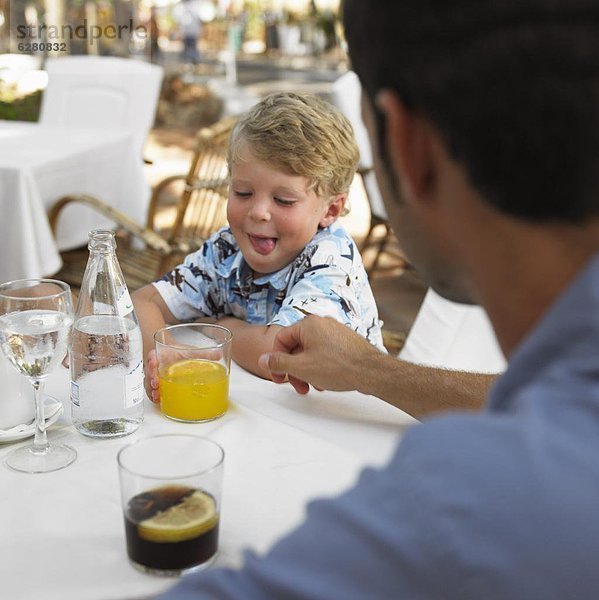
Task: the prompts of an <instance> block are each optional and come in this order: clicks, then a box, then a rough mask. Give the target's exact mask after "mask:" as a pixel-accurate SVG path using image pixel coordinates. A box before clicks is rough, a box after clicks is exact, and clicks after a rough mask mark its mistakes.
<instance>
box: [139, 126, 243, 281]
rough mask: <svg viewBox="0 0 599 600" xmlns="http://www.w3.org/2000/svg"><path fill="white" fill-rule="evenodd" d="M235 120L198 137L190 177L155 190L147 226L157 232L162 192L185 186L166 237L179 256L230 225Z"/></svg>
mask: <svg viewBox="0 0 599 600" xmlns="http://www.w3.org/2000/svg"><path fill="white" fill-rule="evenodd" d="M236 121H237V118H236V117H227V118H224V119H221V120H220V121H218V122H217V123H215V124H214V125H212V126H210V127H205V128H203V129H201V130H200V131H199V132H198V134H197V136H196V147H195V151H194V155H193V158H192V161H191V165H190V167H189V171H188V172H187V175H186V176H185V177H180V176H173V177H167V178H166V179H165V180H164V181H162V182H160V183H159V184H158V185H157V186H156V188H155V189H154V193H153V194H152V199H151V201H150V207H149V210H148V222H147V227H148V228H149V229H152V230H154V231H157V230H159V229H160V226H159V223H158V222H157V217H158V214H159V209H160V206H161V204H162V202H163V201H162V198H161V196H162V195H163V192H164V191H165V189H166V187H167V186H169V185H170V184H173V183H177V180H179V183H182V186H181V191H180V197H179V199H178V202H177V205H176V214H175V215H174V220H173V223H172V225H171V226H170V227H169V233H168V236H167V237H168V242H169V244H171V245H172V246H173V248H174V249H179V252H178V255H179V257H180V256H182V255H184V254H186V253H188V252H191V251H193V250H195V249H197V248H198V247H199V246H200V245H201V244H202V243H203V241H204V240H205V239H206V238H207V237H209V236H210V235H211V234H212V233H213V232H214V231H216V230H217V229H219V228H220V227H222V226H223V225H226V223H227V215H226V206H227V197H228V187H229V173H228V167H227V146H228V142H229V136H230V134H231V130H232V129H233V126H234V125H235V123H236ZM181 180H183V181H181ZM175 254H177V253H174V254H173V256H172V257H170V258H169V262H170V263H173V262H176V259H177V257H176V256H175ZM166 266H167V263H166V262H165V263H164V264H163V265H162V266H161V268H162V269H163V270H164V269H165V267H166ZM169 266H170V265H169Z"/></svg>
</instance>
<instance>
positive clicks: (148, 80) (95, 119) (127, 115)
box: [40, 56, 163, 157]
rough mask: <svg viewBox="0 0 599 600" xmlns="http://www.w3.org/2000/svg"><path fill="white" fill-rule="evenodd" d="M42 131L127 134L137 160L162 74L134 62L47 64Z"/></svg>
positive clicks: (71, 59) (87, 59) (83, 59)
mask: <svg viewBox="0 0 599 600" xmlns="http://www.w3.org/2000/svg"><path fill="white" fill-rule="evenodd" d="M46 71H47V73H48V87H47V88H46V91H45V92H44V96H43V98H42V107H41V114H40V122H41V123H42V124H44V125H70V126H74V127H97V128H101V129H106V128H114V129H125V130H129V131H131V133H132V135H133V138H134V144H135V147H136V148H137V149H138V150H139V155H140V157H141V155H142V148H143V144H144V142H145V139H146V136H147V134H148V131H149V130H150V128H151V127H152V124H153V122H154V115H155V113H156V106H157V104H158V96H159V94H160V85H161V82H162V74H163V69H162V67H160V66H157V65H151V64H148V63H144V62H141V61H138V60H134V59H126V58H116V57H96V56H68V57H64V58H51V59H48V60H47V61H46Z"/></svg>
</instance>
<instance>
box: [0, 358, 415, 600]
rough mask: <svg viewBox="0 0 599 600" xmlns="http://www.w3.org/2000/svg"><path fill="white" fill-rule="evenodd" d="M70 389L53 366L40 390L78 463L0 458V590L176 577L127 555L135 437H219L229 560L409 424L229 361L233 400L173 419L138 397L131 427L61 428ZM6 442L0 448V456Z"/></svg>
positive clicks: (11, 593)
mask: <svg viewBox="0 0 599 600" xmlns="http://www.w3.org/2000/svg"><path fill="white" fill-rule="evenodd" d="M68 390H69V376H68V372H67V370H66V369H64V368H62V367H61V368H60V369H59V372H58V373H55V374H53V375H52V376H51V378H50V380H49V382H48V389H47V391H48V392H49V393H50V394H52V395H54V396H55V397H57V398H60V399H62V400H63V402H64V405H65V408H66V411H65V413H64V414H63V416H62V417H61V419H60V420H59V421H58V423H56V424H55V425H53V426H52V427H51V429H50V432H49V435H50V439H51V441H54V442H56V441H59V440H60V441H61V442H66V443H68V444H70V445H71V446H73V447H75V448H76V449H77V452H78V458H77V460H76V461H75V463H73V464H72V465H70V466H69V467H67V468H65V469H63V470H61V471H55V472H53V473H46V474H41V475H27V474H22V473H16V472H13V471H11V470H10V469H8V468H7V467H6V465H4V464H3V465H1V466H0V489H2V493H1V494H0V531H1V532H2V535H0V557H2V560H0V595H1V596H2V597H3V598H4V597H6V598H11V600H30V599H31V598H44V599H45V600H69V599H72V600H86V599H102V600H108V599H124V598H140V597H148V596H151V595H153V594H156V593H158V592H160V591H162V590H163V589H165V588H167V587H169V586H170V585H172V584H173V583H174V580H173V579H162V578H159V577H155V576H150V575H145V574H142V573H140V572H138V571H136V570H135V569H134V568H133V567H132V566H130V564H129V562H128V560H127V554H126V550H125V532H124V525H123V517H122V511H121V501H120V490H119V481H118V473H117V463H116V455H117V452H118V450H119V449H120V448H121V447H123V446H124V445H125V444H127V443H129V442H131V441H133V440H135V439H138V438H140V437H144V436H148V435H152V434H157V433H166V432H185V433H194V434H198V435H204V436H206V437H209V438H210V439H212V440H214V441H216V442H218V443H219V444H221V445H222V447H223V448H224V450H225V455H226V456H225V469H224V483H223V505H222V513H221V529H220V541H219V554H218V557H217V559H216V565H227V566H235V565H238V564H240V562H241V560H242V552H243V550H244V549H247V548H249V549H252V550H254V551H256V552H258V553H262V552H264V551H266V550H267V549H268V548H269V547H270V546H272V544H273V543H274V542H275V541H276V540H278V539H279V538H280V537H281V536H283V535H284V534H285V533H287V532H288V531H289V530H290V529H292V528H294V527H295V526H296V525H297V524H299V523H300V522H301V520H302V518H303V516H304V515H305V510H306V504H307V503H308V502H309V501H310V500H312V499H314V498H316V497H323V496H334V495H337V494H339V493H340V492H342V491H343V490H345V489H347V488H348V487H349V486H351V485H352V484H353V483H354V482H355V480H356V478H357V476H358V474H359V472H360V470H361V469H362V468H363V467H365V466H368V465H373V466H379V465H383V464H384V463H385V462H386V461H387V460H388V459H389V457H390V455H391V453H392V451H393V449H394V447H395V446H396V443H397V441H398V439H399V437H400V436H401V434H402V433H403V432H404V431H405V429H406V427H408V426H411V425H412V424H413V423H415V422H416V421H415V420H414V419H412V418H411V417H409V416H408V415H406V414H405V413H403V412H401V411H400V410H398V409H396V408H394V407H392V406H390V405H388V404H386V403H385V402H383V401H381V400H379V399H377V398H374V397H372V396H365V395H363V394H359V393H357V392H351V393H336V392H316V391H311V392H310V394H308V395H307V396H300V395H298V394H296V393H295V391H294V390H293V389H292V388H291V386H290V385H288V384H284V385H277V384H274V383H272V382H269V381H264V380H262V379H259V378H258V377H255V376H253V375H251V374H249V373H248V372H246V371H244V370H243V369H241V368H240V367H237V366H236V365H233V368H232V373H231V386H230V399H231V407H230V409H229V411H228V412H227V413H226V415H224V416H223V417H222V418H220V419H217V420H215V421H211V422H208V423H198V424H191V423H189V424H188V423H177V422H174V421H170V420H168V419H166V418H165V417H163V416H162V415H161V414H160V412H159V410H158V408H157V407H156V406H154V405H152V404H151V403H150V402H148V401H146V416H145V420H144V423H143V424H142V426H141V427H140V429H139V430H138V431H137V432H135V433H134V434H132V435H130V436H128V437H125V438H118V439H112V440H93V439H88V438H85V437H83V436H81V435H80V434H78V433H77V432H76V431H75V430H74V428H73V427H72V426H71V425H70V417H69V414H70V407H69V405H68V403H69V401H68V398H67V396H68ZM7 400H9V399H7V398H4V399H3V401H7ZM29 441H30V440H29ZM29 441H28V442H19V443H29ZM14 445H15V444H6V445H4V446H3V445H0V460H3V457H4V455H5V454H6V453H7V452H8V451H9V450H10V449H12V448H13V447H14Z"/></svg>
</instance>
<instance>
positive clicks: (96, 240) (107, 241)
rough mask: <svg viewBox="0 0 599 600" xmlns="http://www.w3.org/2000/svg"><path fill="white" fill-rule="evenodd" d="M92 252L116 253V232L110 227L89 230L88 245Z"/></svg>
mask: <svg viewBox="0 0 599 600" xmlns="http://www.w3.org/2000/svg"><path fill="white" fill-rule="evenodd" d="M87 247H88V248H89V251H90V254H92V255H93V254H114V252H115V250H116V242H115V239H114V232H113V231H110V230H109V229H93V230H92V231H90V232H89V243H88V245H87Z"/></svg>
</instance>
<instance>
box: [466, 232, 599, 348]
mask: <svg viewBox="0 0 599 600" xmlns="http://www.w3.org/2000/svg"><path fill="white" fill-rule="evenodd" d="M510 229H511V231H510V232H508V231H505V232H503V233H504V235H502V234H501V233H500V232H496V233H497V235H498V236H499V238H498V237H496V236H493V237H494V243H493V244H489V245H488V247H487V248H486V250H487V252H486V255H485V260H484V261H482V260H481V261H477V264H476V266H475V270H476V272H475V279H476V282H477V289H478V295H479V300H480V302H481V304H482V305H483V306H484V307H485V309H486V310H487V312H488V314H489V318H490V319H491V321H492V323H493V327H494V329H495V332H496V334H497V338H498V340H499V343H500V345H501V348H502V350H503V352H504V353H505V355H506V356H508V357H509V355H510V354H511V353H512V352H513V351H514V349H515V348H516V347H517V346H518V345H519V344H520V343H521V342H522V341H523V339H524V338H525V337H526V335H528V333H529V332H531V331H532V329H533V328H534V327H535V326H536V324H537V322H538V321H539V319H540V318H541V317H542V315H543V314H544V313H545V312H546V311H547V309H548V308H549V307H550V306H551V305H552V304H553V302H554V301H555V300H556V299H557V298H558V297H559V296H560V295H561V293H562V292H563V291H564V290H565V289H566V288H567V287H568V286H569V285H570V284H571V283H572V281H573V280H574V279H575V278H576V276H577V275H578V273H579V272H580V270H581V269H582V268H583V267H584V266H585V265H586V263H587V262H588V260H589V259H590V258H591V257H592V256H593V255H594V254H595V253H597V252H599V222H595V223H591V224H588V225H586V226H580V227H572V226H568V227H565V226H563V225H560V226H554V225H543V226H531V225H528V224H522V223H518V224H517V225H515V227H510ZM497 239H500V240H501V242H500V243H497V242H496V240H497Z"/></svg>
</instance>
